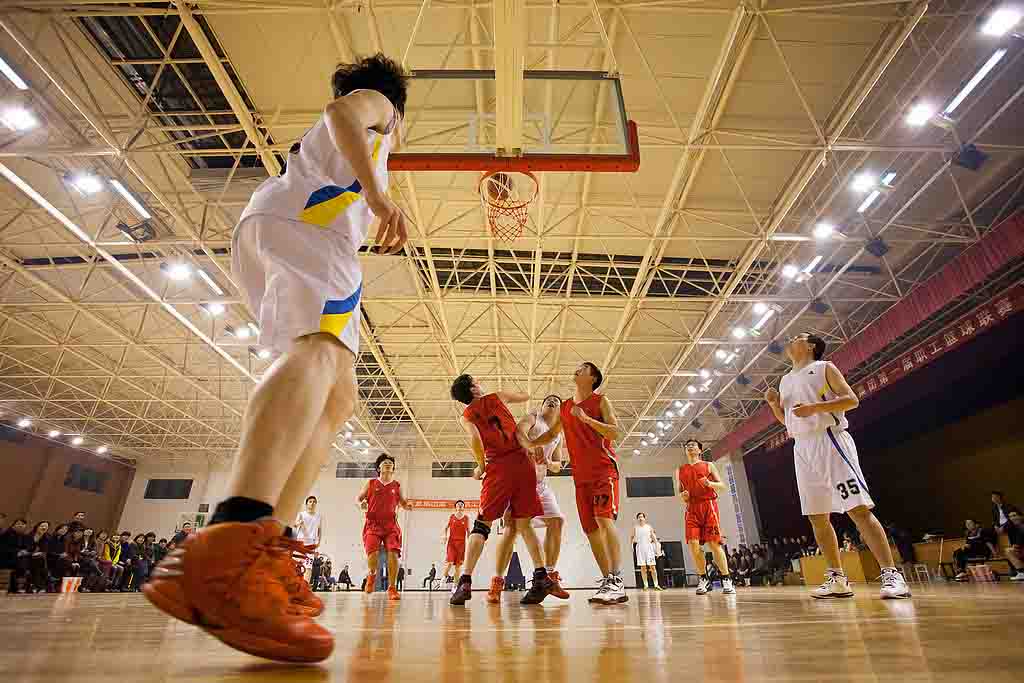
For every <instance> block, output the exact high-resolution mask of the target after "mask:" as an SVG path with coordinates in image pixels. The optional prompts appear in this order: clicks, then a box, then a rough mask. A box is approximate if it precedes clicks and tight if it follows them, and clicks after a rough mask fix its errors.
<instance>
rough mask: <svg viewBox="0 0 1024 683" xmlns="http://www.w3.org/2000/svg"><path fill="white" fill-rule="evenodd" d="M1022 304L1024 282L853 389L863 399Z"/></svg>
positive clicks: (771, 444) (778, 438)
mask: <svg viewBox="0 0 1024 683" xmlns="http://www.w3.org/2000/svg"><path fill="white" fill-rule="evenodd" d="M1022 308H1024V283H1021V284H1018V285H1015V286H1013V287H1010V288H1009V289H1007V290H1006V291H1004V292H1001V293H1000V294H998V295H996V296H995V297H994V298H993V299H992V300H991V301H988V302H986V303H984V304H982V305H980V306H978V307H977V308H975V309H974V310H972V311H971V312H970V313H968V314H966V315H964V316H961V317H960V318H958V319H957V320H955V321H954V322H952V323H950V324H949V325H947V326H946V327H945V328H943V329H942V330H941V331H939V332H937V333H935V334H934V335H932V336H931V337H930V338H928V339H927V340H926V341H924V342H921V343H920V344H918V345H917V346H915V347H913V348H912V349H910V350H909V351H907V352H906V353H904V354H902V355H901V356H900V357H899V358H897V359H896V360H894V361H892V362H890V363H888V364H887V365H885V366H883V367H882V368H880V369H879V370H876V371H875V372H874V373H872V374H871V375H868V376H867V377H865V378H863V379H861V380H860V381H859V382H857V384H856V385H854V386H853V390H854V391H855V392H856V394H857V397H858V398H860V399H862V400H863V399H864V398H865V397H867V396H871V395H872V394H874V393H876V392H878V391H881V390H882V389H884V388H886V387H887V386H888V385H889V384H892V383H893V382H897V381H899V380H901V379H903V378H904V377H906V376H907V375H909V374H910V373H912V372H914V371H915V370H917V369H919V368H922V367H924V366H925V365H928V364H929V363H931V362H932V361H934V360H935V359H936V358H939V357H940V356H942V355H945V354H946V353H948V352H950V351H952V350H953V349H955V348H957V347H958V346H961V345H962V344H965V343H966V342H968V341H970V340H971V339H973V338H974V337H976V336H977V335H979V334H982V333H984V332H986V331H988V330H990V329H992V328H993V327H995V326H996V325H998V324H999V323H1001V322H1003V321H1004V320H1006V319H1007V318H1009V317H1010V316H1011V315H1013V314H1014V313H1017V312H1018V311H1020V310H1021V309H1022ZM787 441H789V434H787V433H786V432H785V431H783V432H780V433H778V434H773V435H772V436H771V437H770V438H769V439H768V440H767V441H765V442H764V447H765V448H766V449H768V450H775V449H776V448H781V447H782V445H783V444H784V443H786V442H787Z"/></svg>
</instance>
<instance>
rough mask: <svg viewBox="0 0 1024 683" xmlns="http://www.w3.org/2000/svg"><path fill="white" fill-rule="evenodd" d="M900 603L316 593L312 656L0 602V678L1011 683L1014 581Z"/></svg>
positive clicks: (134, 617) (132, 606)
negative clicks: (310, 660)
mask: <svg viewBox="0 0 1024 683" xmlns="http://www.w3.org/2000/svg"><path fill="white" fill-rule="evenodd" d="M915 590H916V592H917V593H916V596H915V598H914V600H912V601H886V602H883V601H881V600H879V599H878V598H877V588H876V587H865V586H860V587H859V594H858V596H857V598H856V599H855V600H846V601H839V602H818V601H814V600H812V599H810V598H808V597H807V595H806V592H805V591H804V589H802V588H752V589H741V590H740V592H739V594H738V595H736V596H734V597H727V596H723V595H721V594H713V595H711V596H709V597H698V596H696V595H694V594H693V591H692V590H689V591H666V592H664V593H640V592H636V591H630V594H629V595H630V602H629V603H628V604H627V605H625V606H624V607H602V606H592V605H589V604H588V603H587V602H586V599H587V597H588V596H589V595H590V593H589V592H578V591H577V592H573V594H572V599H571V600H568V601H566V602H561V601H558V600H555V599H553V598H548V601H546V602H545V603H544V604H543V605H541V606H539V607H521V606H520V605H519V604H518V596H515V595H512V594H507V595H506V599H507V600H508V601H507V602H506V603H505V604H502V605H501V606H500V607H499V606H493V605H488V604H486V603H485V602H484V600H483V594H482V593H477V594H475V595H474V597H473V600H472V602H470V603H469V604H468V605H467V606H466V607H465V608H453V607H450V606H449V605H448V604H447V596H446V595H445V594H444V593H433V594H427V593H406V594H405V597H404V599H403V600H402V602H401V603H398V604H395V603H389V602H388V601H387V600H386V597H385V596H384V595H373V596H363V595H362V594H361V593H354V592H353V593H348V594H346V593H336V594H333V595H325V596H324V597H325V598H326V602H327V610H326V612H325V614H324V616H323V617H322V618H321V619H322V621H323V622H324V623H325V624H327V625H329V626H330V627H332V628H333V629H334V630H335V633H336V635H337V639H338V644H337V648H336V649H335V653H334V655H333V656H332V657H331V658H330V659H329V660H327V661H326V662H325V663H324V664H323V665H322V666H320V667H291V666H284V665H277V664H271V663H266V662H262V661H260V660H258V659H255V658H253V657H249V656H247V655H244V654H241V653H237V652H234V651H232V650H230V649H228V648H226V647H225V646H223V645H221V644H220V643H218V642H217V641H215V640H214V639H212V638H209V637H207V636H206V635H204V634H203V633H202V632H200V631H198V630H196V629H194V628H191V627H188V626H185V625H184V624H180V623H178V622H175V621H171V620H169V619H167V618H165V617H163V616H162V615H160V614H158V613H157V612H156V610H153V609H151V608H150V607H149V605H148V604H146V603H145V601H144V600H143V599H142V597H141V596H140V595H137V594H129V595H119V594H118V595H88V594H86V595H68V596H13V597H7V596H3V597H0V615H2V618H0V672H3V675H2V678H0V680H3V681H4V682H5V683H31V682H40V681H45V682H47V683H49V682H53V681H74V682H75V683H111V682H112V681H118V682H120V683H146V682H148V681H173V682H174V683H179V682H188V681H241V680H244V681H247V682H249V681H253V682H260V681H268V682H269V681H405V682H406V683H412V682H414V681H415V682H417V683H418V682H419V681H446V682H447V681H452V682H454V681H459V682H461V681H470V680H474V681H481V682H489V681H499V682H501V683H520V682H521V683H549V682H550V683H590V682H591V681H597V682H607V683H620V682H625V681H642V682H643V683H655V682H661V681H665V682H669V681H671V682H672V683H677V682H678V681H686V680H693V681H699V680H707V681H762V680H804V681H826V680H830V681H847V680H858V681H861V680H869V681H880V680H900V681H910V680H915V681H916V680H922V681H924V680H933V679H945V680H961V681H979V680H983V681H985V682H986V683H991V682H993V681H1020V680H1022V678H1024V647H1021V644H1020V643H1021V641H1020V634H1021V633H1022V632H1024V586H1021V585H1013V584H1008V583H1002V584H985V585H951V586H947V585H937V584H936V585H932V586H926V587H924V588H919V587H917V586H915Z"/></svg>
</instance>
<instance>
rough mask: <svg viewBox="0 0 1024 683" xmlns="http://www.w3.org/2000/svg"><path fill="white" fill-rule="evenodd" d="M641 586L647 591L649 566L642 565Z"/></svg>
mask: <svg viewBox="0 0 1024 683" xmlns="http://www.w3.org/2000/svg"><path fill="white" fill-rule="evenodd" d="M640 586H641V588H643V589H644V590H647V565H640Z"/></svg>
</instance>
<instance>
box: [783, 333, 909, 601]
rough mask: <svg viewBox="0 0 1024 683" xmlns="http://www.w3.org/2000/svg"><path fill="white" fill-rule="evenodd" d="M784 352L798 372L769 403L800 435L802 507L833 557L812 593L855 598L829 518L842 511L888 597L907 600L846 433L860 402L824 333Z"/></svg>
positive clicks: (797, 457) (797, 458) (796, 340)
mask: <svg viewBox="0 0 1024 683" xmlns="http://www.w3.org/2000/svg"><path fill="white" fill-rule="evenodd" d="M786 355H787V356H788V357H789V359H790V361H791V362H792V363H793V369H792V370H790V371H789V373H788V374H787V375H786V376H785V377H783V378H782V382H781V384H780V385H779V391H776V390H775V389H769V390H768V391H767V393H766V394H765V400H766V401H768V405H769V406H771V409H772V412H773V413H774V414H775V417H776V419H778V420H779V422H781V423H782V424H784V425H786V430H787V431H788V432H789V434H790V436H792V437H793V439H794V440H795V444H794V446H793V460H794V462H795V465H796V483H797V488H798V489H799V491H800V508H801V510H802V511H803V513H804V515H806V516H807V517H808V519H810V522H811V526H812V527H813V529H814V538H815V540H816V541H817V542H818V547H819V548H821V552H822V554H823V555H824V556H825V560H826V561H827V562H828V569H827V570H826V572H825V582H824V583H822V584H821V586H819V587H818V588H816V589H814V590H813V591H812V592H811V595H812V596H814V597H815V598H848V597H852V596H853V591H852V590H851V589H850V584H849V582H848V581H847V579H846V574H845V573H844V572H843V569H842V564H841V562H840V558H839V540H838V539H837V538H836V532H835V529H833V528H832V522H831V521H830V520H829V515H830V514H831V513H833V512H837V513H846V514H848V515H849V516H850V518H851V519H852V520H853V522H854V524H856V525H857V529H858V530H859V531H860V535H861V538H863V539H864V542H865V543H867V545H868V548H870V549H871V552H872V553H873V554H874V556H875V559H876V560H877V561H878V564H879V566H880V567H881V568H882V591H881V595H882V597H883V598H909V597H910V588H909V587H908V586H907V582H906V580H905V579H904V578H903V574H901V573H900V571H899V570H898V569H897V568H896V565H895V562H893V558H892V550H891V549H890V548H889V541H888V539H887V538H886V535H885V530H884V529H883V528H882V525H881V524H879V522H878V519H877V518H876V517H875V515H874V513H873V512H871V508H873V507H874V506H875V503H874V501H872V500H871V494H870V492H869V491H868V486H867V482H866V481H865V479H864V473H863V472H862V471H861V468H860V461H859V460H858V459H857V445H856V444H855V443H854V442H853V437H852V436H850V434H849V433H848V432H847V431H846V428H847V426H848V424H849V423H848V422H847V421H846V411H847V410H853V409H854V408H856V407H857V406H858V405H859V404H860V400H859V399H858V398H857V394H856V393H854V391H853V389H851V388H850V385H849V384H847V383H846V379H845V378H844V377H843V374H842V373H841V372H839V369H838V368H837V367H836V366H835V365H833V364H832V363H830V362H828V361H824V360H822V357H823V356H824V355H825V342H824V340H822V339H821V338H819V337H815V336H813V335H810V334H800V335H797V336H796V337H793V339H791V340H790V341H789V343H788V345H787V346H786Z"/></svg>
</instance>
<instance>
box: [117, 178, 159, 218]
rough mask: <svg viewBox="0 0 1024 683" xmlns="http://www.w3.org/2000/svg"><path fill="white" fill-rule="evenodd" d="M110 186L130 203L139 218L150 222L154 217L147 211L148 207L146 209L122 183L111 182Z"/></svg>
mask: <svg viewBox="0 0 1024 683" xmlns="http://www.w3.org/2000/svg"><path fill="white" fill-rule="evenodd" d="M110 185H111V186H112V187H113V188H114V190H116V191H117V193H118V194H119V195H121V197H122V198H123V199H124V200H125V201H126V202H128V204H129V205H131V207H132V208H133V209H135V213H137V214H138V215H139V218H141V219H142V220H149V219H150V218H152V217H153V216H151V215H150V213H149V211H146V207H144V206H143V205H142V204H141V203H140V202H139V200H138V199H136V198H135V195H133V194H132V193H131V192H129V191H128V188H126V187H125V186H124V185H122V184H121V182H120V181H118V180H111V181H110Z"/></svg>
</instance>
